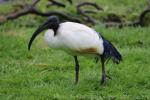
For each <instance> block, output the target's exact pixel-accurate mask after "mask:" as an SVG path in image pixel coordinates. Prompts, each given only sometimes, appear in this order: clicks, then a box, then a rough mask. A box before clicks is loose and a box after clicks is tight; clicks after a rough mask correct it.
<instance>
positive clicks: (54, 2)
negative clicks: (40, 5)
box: [47, 0, 66, 8]
mask: <svg viewBox="0 0 150 100" xmlns="http://www.w3.org/2000/svg"><path fill="white" fill-rule="evenodd" d="M48 1H49V3H48V4H47V7H50V6H52V5H56V6H59V7H63V8H65V7H66V5H65V4H63V3H61V2H58V1H55V0H48Z"/></svg>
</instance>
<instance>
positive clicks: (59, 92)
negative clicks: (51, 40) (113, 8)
mask: <svg viewBox="0 0 150 100" xmlns="http://www.w3.org/2000/svg"><path fill="white" fill-rule="evenodd" d="M1 28H2V29H1V34H0V76H1V78H0V98H1V99H2V100H3V99H4V100H5V99H10V100H12V99H19V100H20V99H23V100H26V99H34V100H35V99H36V100H37V99H39V100H41V99H47V98H49V99H83V100H87V99H98V98H101V99H106V100H107V99H117V100H120V99H123V100H125V99H130V100H131V99H150V80H149V78H150V67H149V65H150V62H149V60H150V58H149V57H150V52H149V51H150V48H149V47H150V39H149V37H150V35H149V31H150V28H149V27H148V28H140V27H137V28H124V29H121V30H120V29H117V28H110V29H106V28H104V27H102V26H100V25H97V26H95V27H94V28H95V29H96V30H97V31H99V32H101V34H103V36H105V37H106V38H107V39H109V40H110V41H111V42H112V43H113V44H115V45H116V46H117V48H118V49H119V51H120V52H121V54H122V55H123V62H122V63H121V64H119V65H115V64H113V63H112V62H110V63H108V64H107V67H106V69H107V73H109V75H110V76H111V77H112V80H108V81H107V84H106V85H105V86H102V85H100V75H101V65H100V63H97V64H96V63H95V61H94V59H90V58H84V57H80V58H79V60H80V65H81V68H80V81H79V84H78V85H74V60H73V57H72V56H69V55H67V54H66V53H64V52H62V51H55V50H52V49H50V48H48V47H47V46H46V45H45V44H44V41H43V35H41V36H39V37H38V38H37V39H36V40H35V41H34V43H33V46H32V49H31V51H30V52H29V51H28V50H27V44H28V41H29V39H30V37H31V34H32V33H33V31H34V30H35V28H25V27H22V28H19V27H18V26H16V27H15V28H14V26H13V25H12V24H10V23H7V24H5V25H4V26H2V27H1ZM6 28H7V29H8V30H6Z"/></svg>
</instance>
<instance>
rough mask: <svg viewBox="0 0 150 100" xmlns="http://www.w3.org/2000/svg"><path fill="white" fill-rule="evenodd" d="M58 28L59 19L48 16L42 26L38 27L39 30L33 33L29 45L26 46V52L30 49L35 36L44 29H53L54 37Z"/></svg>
mask: <svg viewBox="0 0 150 100" xmlns="http://www.w3.org/2000/svg"><path fill="white" fill-rule="evenodd" d="M58 27H59V19H58V17H57V16H50V17H49V18H48V19H47V20H46V21H45V22H44V23H43V24H42V25H40V26H39V28H38V29H37V30H36V31H35V32H34V33H33V35H32V37H31V39H30V41H29V44H28V50H30V47H31V45H32V42H33V40H34V39H35V38H36V36H37V35H38V34H39V33H41V32H42V31H44V30H46V29H53V31H54V35H56V32H57V29H58Z"/></svg>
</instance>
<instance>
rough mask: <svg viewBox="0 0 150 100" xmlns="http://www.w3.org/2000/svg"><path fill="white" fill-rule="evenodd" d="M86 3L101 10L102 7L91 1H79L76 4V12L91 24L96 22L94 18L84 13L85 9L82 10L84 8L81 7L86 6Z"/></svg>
mask: <svg viewBox="0 0 150 100" xmlns="http://www.w3.org/2000/svg"><path fill="white" fill-rule="evenodd" d="M86 5H90V6H93V7H95V8H96V9H97V10H103V9H102V8H101V7H99V6H98V5H97V4H96V3H91V2H83V3H80V4H78V5H77V12H78V13H79V14H81V15H82V16H84V17H85V18H86V21H88V22H90V23H91V24H95V23H96V22H95V20H94V19H93V18H92V17H90V16H88V15H87V14H86V13H87V11H84V10H82V9H81V7H83V6H86ZM88 12H90V13H91V12H92V13H93V11H88Z"/></svg>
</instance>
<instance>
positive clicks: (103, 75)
mask: <svg viewBox="0 0 150 100" xmlns="http://www.w3.org/2000/svg"><path fill="white" fill-rule="evenodd" d="M101 64H102V79H101V84H104V83H105V82H106V78H109V79H111V77H110V76H108V75H107V74H106V71H105V61H104V57H103V56H101Z"/></svg>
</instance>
